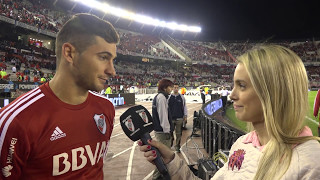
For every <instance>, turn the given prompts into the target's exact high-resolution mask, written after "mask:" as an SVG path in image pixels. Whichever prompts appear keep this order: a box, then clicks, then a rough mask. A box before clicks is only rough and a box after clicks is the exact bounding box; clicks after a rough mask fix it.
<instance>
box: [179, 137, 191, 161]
mask: <svg viewBox="0 0 320 180" xmlns="http://www.w3.org/2000/svg"><path fill="white" fill-rule="evenodd" d="M190 140H191V139H188V141H187V142H185V143H184V144H183V145H182V146H181V148H182V147H183V146H185V145H186V143H188V142H189V141H190ZM181 154H182V156H183V158H184V159H185V160H186V162H187V164H188V165H189V164H190V161H189V158H187V156H186V154H185V153H184V152H183V151H181Z"/></svg>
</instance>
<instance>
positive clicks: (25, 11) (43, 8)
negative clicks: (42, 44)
mask: <svg viewBox="0 0 320 180" xmlns="http://www.w3.org/2000/svg"><path fill="white" fill-rule="evenodd" d="M0 15H3V16H6V17H8V18H11V19H14V20H16V21H20V22H23V23H26V24H28V25H31V26H35V27H37V28H40V29H42V30H48V31H51V32H54V33H57V32H58V31H59V29H60V28H61V26H62V24H63V23H64V22H65V21H66V20H67V19H68V16H66V15H65V14H64V13H59V12H56V11H53V10H51V9H50V8H49V5H46V3H44V2H43V1H41V3H40V1H36V0H30V1H26V0H24V1H22V0H1V1H0Z"/></svg>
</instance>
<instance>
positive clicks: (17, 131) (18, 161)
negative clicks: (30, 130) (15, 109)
mask: <svg viewBox="0 0 320 180" xmlns="http://www.w3.org/2000/svg"><path fill="white" fill-rule="evenodd" d="M0 122H1V137H0V150H1V152H0V165H1V166H0V167H1V173H0V174H1V175H0V177H1V178H0V179H20V176H21V173H22V170H23V166H24V165H25V163H26V162H27V160H28V157H29V153H30V145H29V140H28V135H27V134H26V130H25V128H23V127H21V124H19V123H18V122H19V121H18V119H17V118H14V119H13V120H12V121H11V123H9V122H10V119H8V120H7V121H3V118H1V121H0Z"/></svg>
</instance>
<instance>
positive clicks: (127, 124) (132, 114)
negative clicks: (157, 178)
mask: <svg viewBox="0 0 320 180" xmlns="http://www.w3.org/2000/svg"><path fill="white" fill-rule="evenodd" d="M120 124H121V127H122V130H123V131H124V133H125V134H126V135H127V136H128V137H129V138H130V139H131V140H132V141H137V140H139V139H141V141H142V143H143V144H144V145H147V144H149V143H148V140H151V136H150V132H151V131H153V124H152V117H151V115H150V113H149V111H148V110H147V109H146V108H145V107H143V106H141V105H138V106H133V107H131V108H129V109H128V110H127V111H126V112H124V113H123V114H122V115H121V116H120ZM151 149H152V150H155V151H156V154H157V158H156V159H155V160H153V162H154V164H155V165H156V166H157V169H158V170H159V172H160V173H161V174H162V175H163V176H164V177H165V179H169V180H170V176H169V173H168V169H167V167H166V165H165V164H164V162H163V160H162V158H161V155H160V153H159V150H158V149H157V148H155V147H153V146H151Z"/></svg>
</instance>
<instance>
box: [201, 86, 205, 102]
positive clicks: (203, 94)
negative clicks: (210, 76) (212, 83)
mask: <svg viewBox="0 0 320 180" xmlns="http://www.w3.org/2000/svg"><path fill="white" fill-rule="evenodd" d="M200 95H201V99H202V104H204V103H205V102H206V92H205V91H204V89H202V88H201V89H200Z"/></svg>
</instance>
